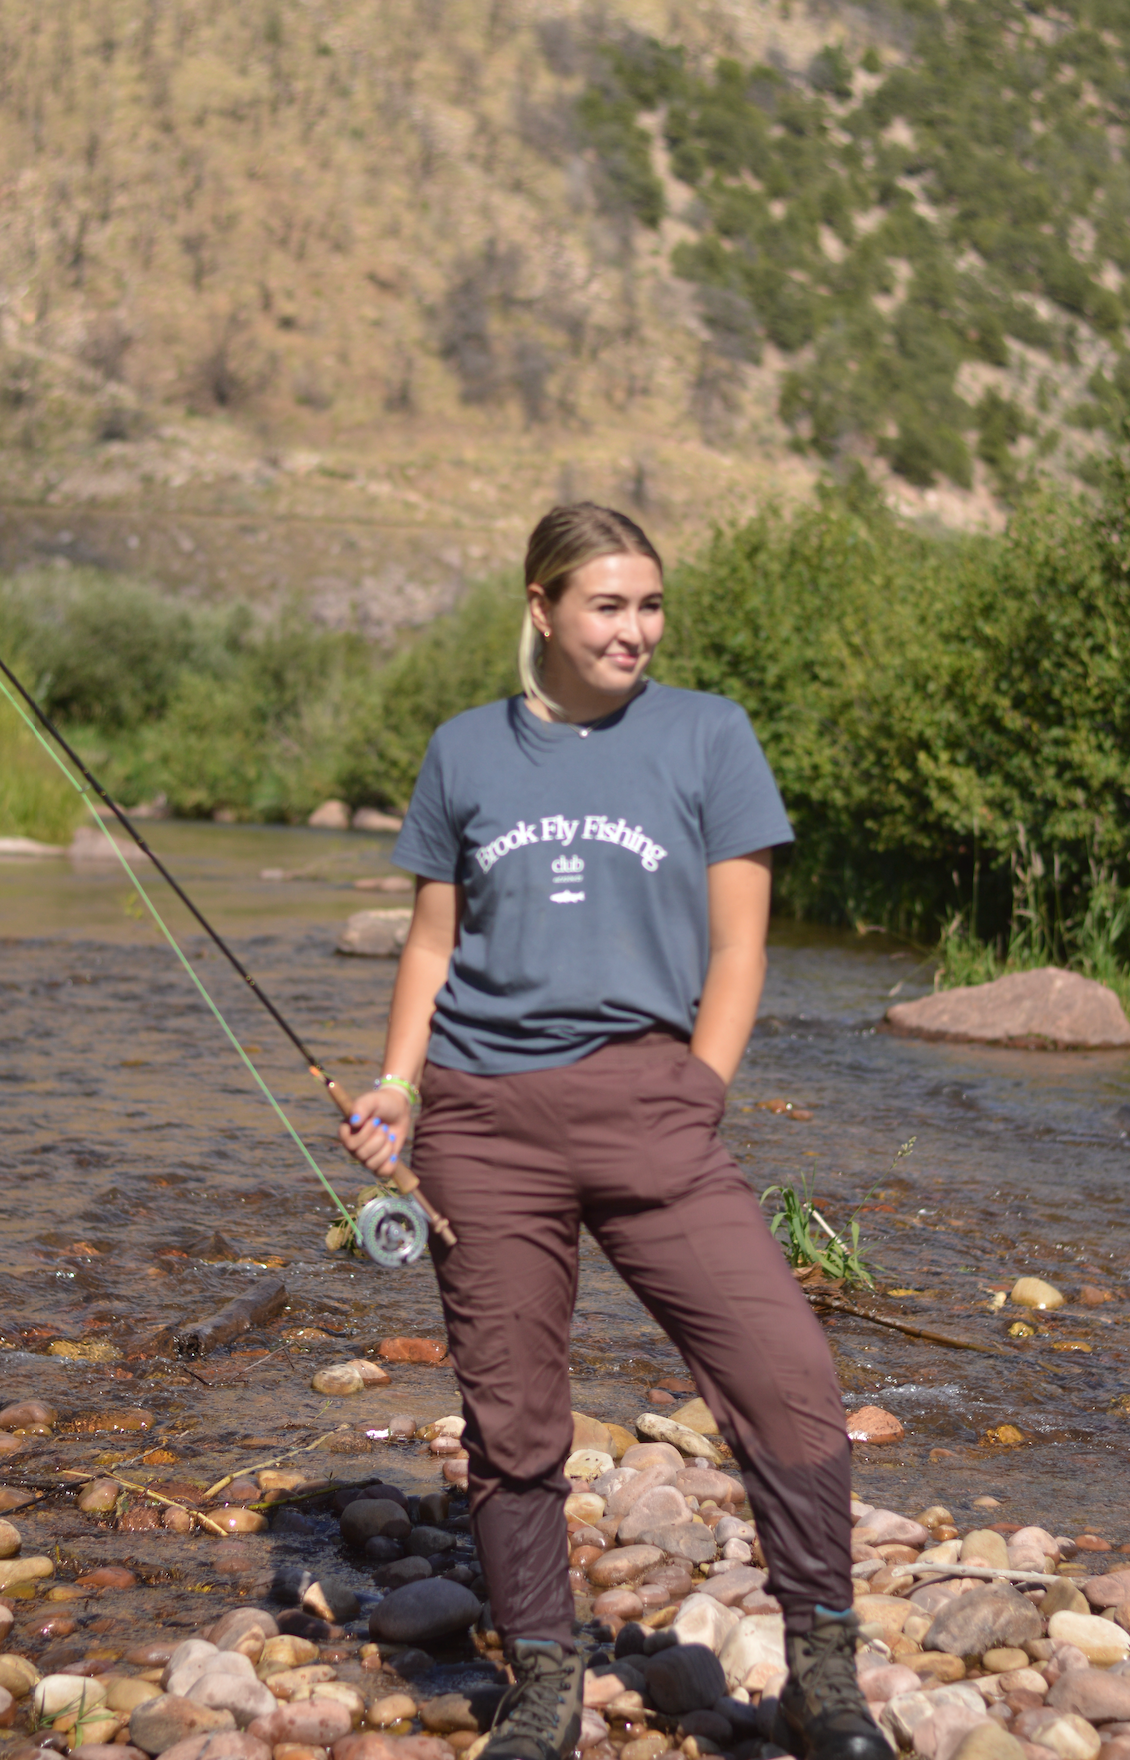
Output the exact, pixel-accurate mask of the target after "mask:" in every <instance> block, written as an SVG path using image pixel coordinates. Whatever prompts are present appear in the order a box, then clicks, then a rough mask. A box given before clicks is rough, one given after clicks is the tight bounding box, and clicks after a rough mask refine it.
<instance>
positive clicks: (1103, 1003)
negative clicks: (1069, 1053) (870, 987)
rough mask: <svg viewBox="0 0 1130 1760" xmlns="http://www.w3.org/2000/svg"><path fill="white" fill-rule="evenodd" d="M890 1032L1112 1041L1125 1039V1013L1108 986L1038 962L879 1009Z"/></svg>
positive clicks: (1090, 1044) (1128, 1035)
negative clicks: (984, 980) (1026, 969)
mask: <svg viewBox="0 0 1130 1760" xmlns="http://www.w3.org/2000/svg"><path fill="white" fill-rule="evenodd" d="M887 1024H888V1026H889V1027H891V1028H892V1029H893V1031H895V1032H896V1033H908V1034H912V1035H913V1036H914V1037H916V1038H919V1039H962V1040H972V1041H974V1042H975V1043H979V1044H988V1045H996V1044H1003V1045H1016V1046H1019V1047H1020V1048H1022V1049H1025V1050H1028V1049H1037V1048H1039V1047H1041V1046H1049V1047H1050V1046H1055V1047H1056V1048H1057V1049H1059V1050H1074V1049H1080V1048H1084V1047H1086V1048H1089V1049H1092V1050H1094V1049H1118V1050H1121V1049H1122V1048H1124V1047H1126V1046H1130V1020H1127V1018H1126V1015H1125V1012H1124V1010H1123V1007H1122V1004H1121V1003H1120V1002H1119V1000H1118V997H1117V996H1116V995H1115V994H1114V991H1113V990H1108V989H1107V987H1106V985H1105V984H1098V983H1096V982H1095V980H1094V979H1093V978H1081V977H1080V976H1079V974H1078V972H1064V971H1060V969H1059V968H1058V967H1057V966H1042V967H1041V968H1040V969H1039V971H1035V972H1011V973H1009V975H1008V976H1007V977H1005V978H995V979H994V980H993V982H992V983H991V984H970V985H962V986H961V987H959V988H958V989H956V990H940V991H938V992H937V993H936V994H935V995H933V996H922V997H920V998H919V999H918V1001H917V1002H898V1003H896V1004H895V1006H894V1007H893V1008H889V1009H888V1010H887Z"/></svg>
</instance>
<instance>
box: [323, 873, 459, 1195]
mask: <svg viewBox="0 0 1130 1760" xmlns="http://www.w3.org/2000/svg"><path fill="white" fill-rule="evenodd" d="M462 914H463V892H462V888H461V887H458V886H449V885H447V884H445V883H444V882H443V881H441V880H418V881H417V882H416V908H415V910H414V911H413V913H412V925H411V927H410V929H409V930H408V939H407V941H406V942H405V945H404V952H403V953H402V954H401V956H400V970H399V971H398V972H397V974H396V984H395V986H394V988H393V992H392V1003H391V1005H390V1007H389V1011H388V1037H387V1039H386V1042H385V1054H384V1065H383V1072H382V1073H385V1074H388V1075H394V1076H403V1077H404V1079H405V1080H406V1081H409V1082H413V1083H415V1082H418V1081H419V1079H420V1074H421V1072H422V1070H423V1067H424V1058H425V1056H426V1055H427V1049H428V1035H429V1033H430V1031H431V1023H432V1013H433V1011H434V1009H435V1000H436V995H437V993H438V991H439V990H440V988H441V986H442V985H443V983H444V982H445V980H446V978H447V968H448V965H449V964H450V961H451V954H452V950H453V949H454V947H455V938H456V935H457V934H458V932H459V919H460V917H461V916H462ZM411 1115H412V1106H411V1103H410V1101H409V1099H408V1096H407V1094H405V1093H404V1092H403V1091H402V1090H401V1089H400V1088H373V1089H370V1091H369V1092H368V1093H366V1094H363V1095H362V1096H361V1098H360V1099H359V1100H358V1102H357V1107H356V1110H355V1112H354V1114H353V1118H354V1119H355V1120H356V1121H357V1122H356V1124H355V1125H354V1126H353V1128H350V1125H348V1124H343V1125H342V1127H341V1130H340V1133H339V1135H340V1137H341V1140H342V1142H343V1143H344V1145H345V1147H346V1148H347V1149H348V1150H349V1153H350V1154H351V1155H353V1156H355V1157H356V1159H357V1160H358V1161H360V1162H362V1163H363V1164H364V1166H366V1167H367V1168H368V1169H369V1172H370V1173H381V1172H382V1171H384V1170H386V1169H387V1168H388V1167H389V1166H390V1165H392V1164H393V1163H395V1161H396V1159H397V1157H398V1156H399V1154H400V1150H401V1147H402V1146H403V1143H404V1139H405V1137H406V1136H407V1135H408V1122H409V1119H410V1118H411Z"/></svg>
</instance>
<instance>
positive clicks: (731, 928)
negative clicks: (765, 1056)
mask: <svg viewBox="0 0 1130 1760" xmlns="http://www.w3.org/2000/svg"><path fill="white" fill-rule="evenodd" d="M772 886H773V852H772V850H769V849H759V850H757V851H756V852H755V853H754V854H753V855H748V856H738V857H736V859H735V860H734V861H731V862H715V863H714V864H713V866H711V867H709V868H708V869H707V870H706V888H707V904H708V908H709V912H710V964H709V965H708V966H707V968H706V982H705V983H704V984H703V986H702V1001H701V1002H700V1003H699V1008H698V1018H697V1020H696V1021H695V1029H694V1033H693V1035H692V1036H691V1050H692V1051H693V1053H694V1055H695V1056H696V1057H701V1059H702V1061H703V1063H708V1064H709V1065H710V1067H711V1069H712V1070H714V1071H716V1073H717V1074H718V1075H720V1076H721V1078H722V1080H723V1081H724V1082H725V1083H726V1085H727V1086H729V1084H730V1082H731V1081H732V1080H733V1077H734V1071H735V1070H736V1069H737V1067H738V1064H739V1063H740V1062H741V1059H742V1053H743V1051H744V1050H745V1048H746V1046H747V1045H748V1043H749V1036H750V1034H751V1033H752V1032H753V1023H754V1021H755V1020H756V1019H757V1005H758V1003H759V1002H760V1001H761V987H762V985H763V984H764V982H765V936H766V932H767V930H768V928H769V897H770V893H771V891H772Z"/></svg>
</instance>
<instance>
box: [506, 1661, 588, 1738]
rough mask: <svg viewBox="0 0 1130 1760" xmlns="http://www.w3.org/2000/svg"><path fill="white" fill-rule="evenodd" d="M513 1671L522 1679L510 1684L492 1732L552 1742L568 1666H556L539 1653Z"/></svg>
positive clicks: (568, 1677) (507, 1736)
mask: <svg viewBox="0 0 1130 1760" xmlns="http://www.w3.org/2000/svg"><path fill="white" fill-rule="evenodd" d="M571 1661H572V1658H570V1662H571ZM515 1672H516V1673H520V1674H521V1679H520V1680H518V1681H517V1682H516V1683H515V1685H514V1686H512V1687H511V1688H510V1690H509V1692H508V1693H507V1694H506V1697H505V1698H504V1699H503V1701H502V1704H501V1705H500V1706H499V1718H498V1722H497V1723H496V1724H495V1727H494V1731H493V1734H494V1735H495V1736H500V1737H503V1738H504V1739H505V1740H507V1741H512V1740H514V1739H516V1738H519V1737H521V1738H523V1739H526V1740H529V1741H534V1742H539V1743H541V1744H542V1745H544V1746H547V1747H548V1746H551V1745H552V1740H553V1732H554V1729H555V1726H556V1723H557V1714H558V1711H559V1709H560V1707H561V1705H562V1704H563V1702H564V1700H565V1696H566V1693H567V1691H568V1688H569V1684H570V1681H571V1678H572V1677H571V1673H570V1669H569V1667H565V1668H555V1667H554V1666H553V1665H552V1664H551V1663H549V1662H548V1661H547V1660H545V1659H543V1658H540V1657H538V1658H535V1659H532V1660H531V1661H530V1662H527V1663H524V1664H523V1663H519V1664H518V1665H517V1666H516V1669H515Z"/></svg>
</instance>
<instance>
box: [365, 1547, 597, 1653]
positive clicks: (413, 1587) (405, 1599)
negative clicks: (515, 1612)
mask: <svg viewBox="0 0 1130 1760" xmlns="http://www.w3.org/2000/svg"><path fill="white" fill-rule="evenodd" d="M600 1562H601V1563H602V1564H603V1562H604V1560H603V1559H602V1560H601V1561H600ZM481 1611H482V1608H481V1604H480V1602H479V1601H478V1599H477V1598H476V1597H475V1596H474V1595H472V1593H471V1591H470V1589H465V1588H464V1587H463V1585H462V1583H452V1582H449V1581H448V1580H447V1579H446V1578H444V1577H433V1578H431V1579H430V1580H429V1581H427V1582H423V1583H407V1584H406V1585H405V1586H404V1588H402V1589H394V1590H393V1591H392V1593H391V1594H389V1595H386V1596H385V1598H384V1600H383V1601H382V1602H381V1603H380V1605H379V1606H378V1607H375V1608H374V1609H373V1611H372V1613H371V1614H370V1615H369V1634H370V1636H371V1637H373V1638H375V1639H376V1640H377V1642H378V1643H379V1642H380V1641H381V1639H382V1638H383V1639H385V1640H386V1642H388V1643H390V1644H391V1643H396V1644H427V1643H429V1642H430V1641H431V1640H433V1639H439V1638H448V1637H453V1636H454V1635H455V1633H457V1632H465V1631H466V1630H467V1628H468V1626H471V1625H474V1623H475V1621H476V1620H477V1619H478V1617H479V1614H480V1612H481Z"/></svg>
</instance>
